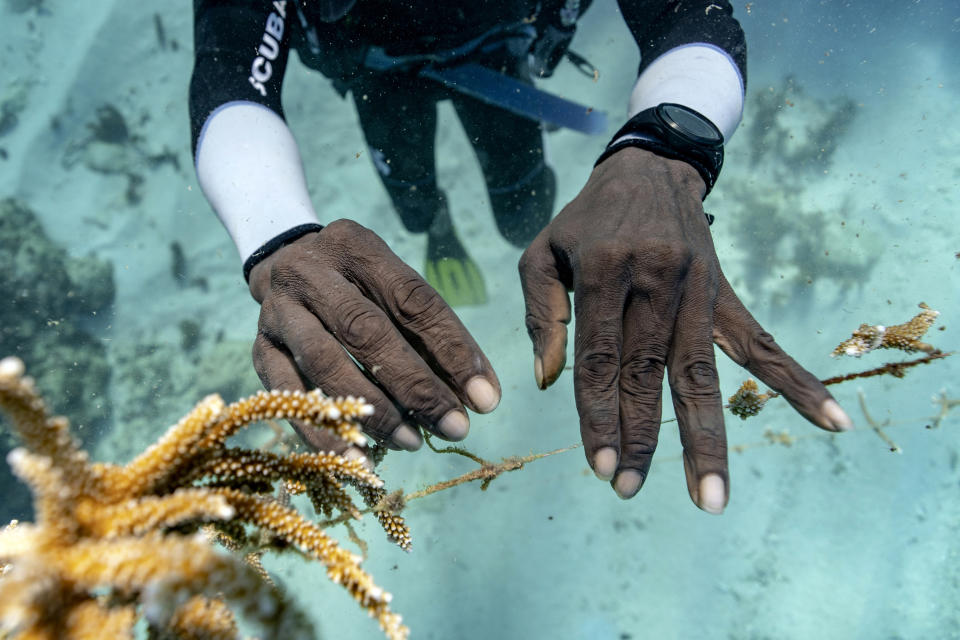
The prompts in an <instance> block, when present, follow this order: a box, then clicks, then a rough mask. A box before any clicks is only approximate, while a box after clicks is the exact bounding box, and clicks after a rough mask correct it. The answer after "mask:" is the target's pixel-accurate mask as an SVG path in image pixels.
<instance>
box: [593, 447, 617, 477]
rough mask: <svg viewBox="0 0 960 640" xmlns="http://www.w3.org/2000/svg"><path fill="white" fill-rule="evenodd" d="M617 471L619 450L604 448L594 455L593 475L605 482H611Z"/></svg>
mask: <svg viewBox="0 0 960 640" xmlns="http://www.w3.org/2000/svg"><path fill="white" fill-rule="evenodd" d="M616 470H617V450H616V449H614V448H613V447H603V448H602V449H598V450H597V452H596V453H595V454H593V473H594V474H596V476H597V477H598V478H600V479H601V480H603V481H604V482H610V479H611V478H613V472H614V471H616Z"/></svg>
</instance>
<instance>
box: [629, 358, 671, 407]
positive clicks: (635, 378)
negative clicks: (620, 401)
mask: <svg viewBox="0 0 960 640" xmlns="http://www.w3.org/2000/svg"><path fill="white" fill-rule="evenodd" d="M664 367H665V359H664V358H663V357H662V356H653V355H649V356H643V357H638V358H632V359H630V360H629V361H627V362H626V363H625V364H624V365H623V367H622V368H621V369H620V389H621V390H622V391H623V393H624V394H626V395H627V396H629V397H630V398H632V399H633V400H636V401H639V402H641V403H643V404H644V405H649V404H651V403H656V402H657V401H658V399H659V397H660V385H661V383H662V381H663V370H664Z"/></svg>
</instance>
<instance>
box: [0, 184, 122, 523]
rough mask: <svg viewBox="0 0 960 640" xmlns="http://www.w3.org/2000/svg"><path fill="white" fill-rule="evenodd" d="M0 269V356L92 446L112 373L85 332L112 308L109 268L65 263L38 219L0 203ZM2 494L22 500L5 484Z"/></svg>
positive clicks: (3, 512) (0, 484)
mask: <svg viewBox="0 0 960 640" xmlns="http://www.w3.org/2000/svg"><path fill="white" fill-rule="evenodd" d="M0 264H3V265H4V277H3V278H2V279H0V299H2V300H3V301H4V304H3V305H0V351H2V352H3V353H10V354H16V355H17V356H19V357H20V358H21V359H22V360H24V362H27V363H28V364H29V366H30V367H31V369H32V370H33V371H37V372H39V373H38V376H37V386H38V387H39V388H40V389H42V390H43V392H44V393H45V394H46V395H47V397H49V398H50V399H51V401H52V402H54V403H55V404H56V405H57V406H58V407H62V408H63V409H64V410H67V411H69V412H70V413H72V414H73V415H74V416H75V419H76V425H77V434H78V435H80V436H81V437H82V438H83V439H84V440H85V441H87V442H93V441H95V440H96V439H97V438H98V437H99V435H100V434H101V433H102V432H103V431H104V429H105V428H106V427H107V425H108V424H109V421H110V408H109V407H110V404H109V403H108V402H107V401H106V398H107V393H108V390H109V382H110V368H109V366H108V364H107V354H106V349H105V347H104V345H103V342H102V341H101V340H100V338H98V337H97V336H95V335H94V334H93V333H91V332H90V331H89V330H88V328H87V326H86V325H87V324H88V323H89V321H90V320H91V319H93V318H95V316H97V315H98V314H100V315H104V314H105V313H106V312H108V310H109V308H110V305H111V304H112V303H113V299H114V292H115V289H114V282H113V268H112V266H111V264H110V263H108V262H104V261H103V260H100V259H99V258H96V257H93V256H88V257H85V258H72V257H70V256H69V255H68V253H67V251H66V250H65V249H64V248H63V247H59V246H57V245H56V244H54V243H53V242H52V241H51V240H50V238H49V237H48V236H47V235H46V233H45V232H44V230H43V227H42V226H41V225H40V222H39V221H38V220H37V216H36V214H34V212H33V211H31V210H30V209H29V208H28V207H27V206H26V205H25V204H24V203H23V202H21V201H18V200H15V199H12V198H8V199H6V200H0ZM6 452H7V446H3V447H2V455H4V456H5V455H6ZM0 491H4V492H10V491H17V492H24V490H23V488H22V486H21V485H16V489H15V490H14V489H12V488H11V487H10V486H9V485H8V484H6V481H5V480H4V479H0ZM24 500H25V493H24V495H23V496H20V498H19V499H17V498H14V497H10V494H9V493H5V498H4V501H3V506H2V508H0V520H2V519H8V518H12V517H17V516H18V515H19V516H20V517H22V516H23V514H22V513H19V514H18V513H16V512H13V513H10V512H8V510H15V509H16V508H17V507H18V506H20V507H22V506H23V505H25V504H28V502H25V501H24Z"/></svg>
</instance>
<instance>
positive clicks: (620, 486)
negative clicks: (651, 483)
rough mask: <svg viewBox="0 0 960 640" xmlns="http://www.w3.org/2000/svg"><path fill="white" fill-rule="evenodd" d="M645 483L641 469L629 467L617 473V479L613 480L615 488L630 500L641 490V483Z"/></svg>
mask: <svg viewBox="0 0 960 640" xmlns="http://www.w3.org/2000/svg"><path fill="white" fill-rule="evenodd" d="M641 484H643V476H642V475H640V472H639V471H634V470H633V469H627V470H625V471H621V472H620V473H618V474H617V479H616V480H614V481H613V490H614V491H616V492H617V495H618V496H620V497H621V498H622V499H624V500H629V499H630V498H632V497H633V496H635V495H637V491H640V485H641Z"/></svg>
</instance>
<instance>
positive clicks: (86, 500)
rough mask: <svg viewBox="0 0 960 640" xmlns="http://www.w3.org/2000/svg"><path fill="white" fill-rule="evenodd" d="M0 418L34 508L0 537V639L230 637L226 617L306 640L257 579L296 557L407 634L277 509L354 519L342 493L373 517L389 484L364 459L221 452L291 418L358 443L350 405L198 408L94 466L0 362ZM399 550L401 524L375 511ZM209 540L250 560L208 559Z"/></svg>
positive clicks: (358, 574) (274, 591) (267, 401)
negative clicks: (257, 428)
mask: <svg viewBox="0 0 960 640" xmlns="http://www.w3.org/2000/svg"><path fill="white" fill-rule="evenodd" d="M0 408H2V409H3V410H4V411H5V412H6V413H7V415H8V416H9V418H10V422H11V423H12V424H13V427H14V429H15V430H16V431H17V433H18V435H19V436H20V439H21V440H22V441H23V445H24V446H23V447H22V448H18V449H15V450H14V451H12V452H11V454H10V456H9V458H8V459H9V462H10V465H11V466H12V467H13V470H14V472H15V473H16V474H17V475H18V476H19V477H20V478H21V479H22V480H23V481H24V482H25V483H27V484H28V485H29V486H30V488H31V490H32V492H33V495H34V513H35V517H36V522H35V523H16V522H14V523H11V524H10V525H8V526H7V527H6V528H5V529H3V530H2V531H0V638H49V639H51V640H52V639H60V638H77V639H80V638H98V639H99V638H132V637H133V626H134V624H135V623H136V621H137V620H138V619H139V618H141V617H143V618H146V621H147V624H148V628H149V629H150V635H151V637H153V638H228V637H235V636H236V635H237V626H236V620H235V618H234V615H233V613H232V611H237V612H239V613H241V614H242V615H243V616H244V618H245V619H247V620H249V621H250V622H251V623H253V624H255V625H258V626H259V627H260V628H261V630H262V633H263V636H264V637H268V638H285V639H286V638H294V639H299V638H312V637H313V630H312V627H311V625H310V623H309V621H308V619H307V617H306V616H305V615H304V614H303V613H302V612H301V611H300V610H299V609H298V608H297V606H296V605H295V604H294V603H293V602H291V601H290V600H288V599H287V598H286V597H285V596H284V595H283V593H282V591H281V590H280V589H278V588H277V587H276V586H274V584H273V583H272V582H271V581H270V580H269V579H265V574H264V572H263V571H262V568H261V567H260V566H259V562H258V560H259V554H260V553H262V552H263V551H265V550H282V549H296V550H298V551H299V552H300V553H301V554H303V555H304V556H306V557H309V558H313V559H317V560H320V561H321V562H323V563H324V565H326V568H327V575H328V576H329V578H330V579H331V580H333V581H334V582H336V583H338V584H340V585H342V586H343V587H344V588H345V589H346V590H347V591H348V592H349V593H350V594H351V595H352V596H353V597H354V598H355V599H356V601H357V602H358V603H359V604H360V605H361V606H362V607H364V608H365V609H366V610H367V611H368V612H369V613H370V615H371V616H373V617H376V618H377V620H378V621H379V623H380V627H381V628H382V629H383V631H384V633H385V634H386V636H387V637H388V638H390V639H391V640H393V639H403V638H406V637H407V635H408V631H407V628H406V627H404V626H403V625H402V624H401V619H400V616H399V615H397V614H396V613H393V612H391V611H390V608H389V606H388V605H389V602H390V599H391V596H390V594H389V593H387V592H385V591H384V590H383V589H381V588H380V587H378V586H376V585H375V584H374V582H373V580H372V578H371V577H370V576H369V575H368V574H367V573H366V572H365V571H364V570H363V569H362V568H361V566H360V558H359V557H358V556H356V555H354V554H352V553H350V552H349V551H347V550H345V549H343V548H341V547H340V546H339V545H338V544H337V542H336V541H335V540H333V539H332V538H330V537H329V536H328V535H327V534H326V533H325V532H324V530H323V529H322V528H321V527H320V526H318V525H317V524H315V523H313V522H311V521H309V520H307V519H306V518H304V517H303V516H302V515H301V514H300V513H299V512H297V511H296V510H294V509H293V508H291V507H289V506H287V504H285V501H284V500H278V499H276V498H274V497H272V491H273V488H274V484H280V485H281V486H282V487H283V489H284V491H285V492H288V493H298V492H305V493H306V494H307V495H308V496H309V498H310V499H311V500H312V501H313V503H314V506H315V507H316V509H317V511H318V512H321V511H324V512H327V513H329V512H330V511H332V509H333V508H336V509H339V510H343V511H345V512H349V513H352V514H354V515H358V510H357V508H356V507H355V506H354V504H353V502H352V500H351V498H350V496H349V494H348V493H347V492H346V491H345V489H344V485H345V484H349V485H352V486H354V487H356V488H357V489H358V491H359V493H360V495H361V496H362V497H363V498H364V500H365V501H366V502H367V503H368V505H369V506H373V505H375V504H376V503H378V502H379V501H380V500H381V499H382V498H384V496H385V495H386V494H385V491H384V490H383V482H382V481H381V480H380V478H379V477H378V476H377V475H375V474H374V473H372V472H370V471H368V470H367V468H366V467H365V466H364V461H363V460H348V459H346V458H344V457H341V456H337V455H334V454H332V453H311V454H288V455H282V456H281V455H277V454H273V453H269V452H266V451H260V450H245V449H239V448H234V447H228V446H226V444H225V443H226V440H227V438H229V437H230V436H231V435H233V434H234V433H236V432H237V431H239V430H240V429H243V428H244V427H246V426H247V425H250V424H252V423H254V422H258V421H261V420H267V419H278V420H283V419H296V420H300V421H303V422H304V423H306V424H308V425H312V426H314V427H317V428H326V429H330V430H332V431H333V432H334V433H336V434H337V435H338V436H340V437H341V438H343V439H345V440H348V441H352V442H363V436H362V435H361V433H360V431H359V428H358V427H357V420H358V418H360V417H361V416H364V415H368V414H369V413H370V412H371V411H372V407H371V406H370V405H368V404H366V403H364V402H363V401H362V400H356V399H354V398H345V399H336V400H333V399H330V398H327V397H324V396H323V395H321V394H320V392H319V391H312V392H309V393H289V392H284V393H278V392H269V393H268V392H260V393H257V394H255V395H253V396H251V397H249V398H246V399H243V400H240V401H238V402H236V403H233V404H231V405H225V404H224V403H223V401H222V400H221V399H220V397H219V396H216V395H213V396H208V397H207V398H205V399H204V400H203V401H201V402H200V403H199V404H198V405H197V406H196V407H195V408H194V409H193V410H192V411H191V412H190V413H189V414H187V415H186V416H185V417H184V418H183V419H182V420H180V422H178V423H177V424H176V425H174V426H173V427H171V428H170V429H169V430H168V431H167V433H166V434H165V435H164V436H162V437H161V438H160V440H158V441H157V442H156V443H155V444H154V445H153V446H151V447H150V448H148V449H147V450H146V451H145V452H144V453H143V454H141V455H140V456H139V457H137V458H136V459H134V460H133V461H132V462H130V463H129V464H127V465H125V466H117V465H112V464H99V463H91V462H90V461H89V460H88V459H87V454H86V452H85V451H83V450H81V449H80V448H79V446H78V444H77V443H76V441H75V440H74V439H73V437H72V436H71V434H70V432H69V423H68V421H67V420H66V419H65V418H62V417H52V416H50V415H48V413H47V411H46V408H45V406H44V403H43V400H42V399H41V398H40V397H39V395H38V394H37V392H36V390H35V389H34V385H33V381H32V380H31V379H30V378H28V377H25V376H24V371H23V363H22V362H21V361H20V360H19V359H17V358H6V359H3V360H0ZM377 515H378V519H379V520H380V522H381V524H383V526H384V528H385V529H386V530H387V532H388V535H389V537H390V538H391V539H392V540H393V541H395V542H396V543H397V544H399V545H400V546H401V547H403V548H404V549H409V547H410V537H409V532H408V530H407V527H406V525H405V524H404V522H403V519H402V518H401V517H400V516H398V515H393V514H390V513H385V512H384V513H378V514H377ZM211 538H216V539H219V540H221V541H223V542H225V544H226V546H229V547H230V548H232V549H235V550H242V551H244V552H246V553H247V557H248V559H249V560H250V561H247V562H244V561H242V560H240V559H239V556H236V555H230V554H227V553H224V552H221V551H218V550H217V549H216V548H215V546H214V545H213V544H212V540H211Z"/></svg>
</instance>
